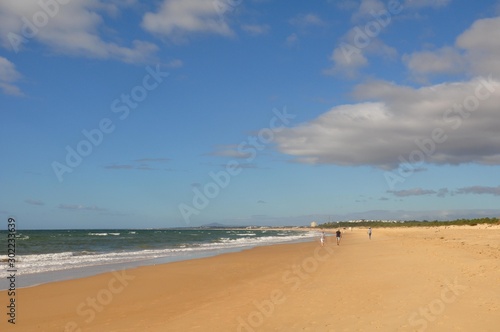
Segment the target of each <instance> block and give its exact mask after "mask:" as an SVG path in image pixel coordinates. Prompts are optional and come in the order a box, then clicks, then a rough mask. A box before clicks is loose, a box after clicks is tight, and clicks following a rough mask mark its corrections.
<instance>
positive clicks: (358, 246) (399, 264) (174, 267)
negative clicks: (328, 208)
mask: <svg viewBox="0 0 500 332" xmlns="http://www.w3.org/2000/svg"><path fill="white" fill-rule="evenodd" d="M1 293H2V294H0V299H3V300H2V301H4V303H5V305H2V307H3V308H4V311H6V305H7V302H6V301H7V298H8V297H7V296H6V294H5V292H1ZM17 304H18V311H17V317H16V325H15V326H12V324H8V323H7V318H6V315H5V314H4V315H3V316H4V318H3V319H2V321H1V322H0V330H1V331H11V330H12V331H14V330H15V331H245V332H249V331H498V330H499V328H500V227H499V226H491V227H486V226H476V227H470V226H464V227H447V228H445V227H439V228H411V229H401V228H398V229H374V232H373V236H372V239H371V240H369V239H368V236H367V234H366V230H365V229H353V231H352V232H349V231H347V232H346V233H345V234H344V237H343V239H342V242H341V245H340V246H337V245H335V243H334V238H333V237H328V238H327V243H326V246H325V247H321V246H320V245H319V241H316V242H307V243H298V244H284V245H274V246H269V247H259V248H254V249H251V250H246V251H243V252H239V253H230V254H224V255H221V256H217V257H211V258H204V259H198V260H191V261H184V262H177V263H170V264H165V265H157V266H148V267H141V268H137V269H132V270H127V271H119V272H114V273H107V274H102V275H98V276H94V277H89V278H83V279H78V280H70V281H64V282H56V283H50V284H45V285H40V286H36V287H30V288H26V289H21V290H19V291H18V294H17Z"/></svg>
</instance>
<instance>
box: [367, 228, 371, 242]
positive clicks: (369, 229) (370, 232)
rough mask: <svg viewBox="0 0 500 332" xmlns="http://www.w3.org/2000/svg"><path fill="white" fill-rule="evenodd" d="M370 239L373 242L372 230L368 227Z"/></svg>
mask: <svg viewBox="0 0 500 332" xmlns="http://www.w3.org/2000/svg"><path fill="white" fill-rule="evenodd" d="M368 238H369V239H370V240H371V239H372V228H371V227H368Z"/></svg>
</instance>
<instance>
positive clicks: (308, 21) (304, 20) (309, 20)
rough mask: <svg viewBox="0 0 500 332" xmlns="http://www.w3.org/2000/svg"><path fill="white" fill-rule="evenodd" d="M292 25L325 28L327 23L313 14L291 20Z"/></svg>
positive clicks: (302, 15) (301, 15)
mask: <svg viewBox="0 0 500 332" xmlns="http://www.w3.org/2000/svg"><path fill="white" fill-rule="evenodd" d="M290 24H292V25H295V26H298V27H301V28H305V27H308V26H325V25H326V22H325V21H323V20H322V19H321V18H320V17H319V16H318V15H316V14H313V13H308V14H300V15H298V16H296V17H294V18H292V19H290Z"/></svg>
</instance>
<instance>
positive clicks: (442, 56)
mask: <svg viewBox="0 0 500 332" xmlns="http://www.w3.org/2000/svg"><path fill="white" fill-rule="evenodd" d="M403 61H404V62H405V64H406V66H407V67H408V69H409V70H410V71H411V72H412V73H414V74H415V75H418V76H420V75H428V74H439V73H459V72H463V71H464V69H465V65H466V63H465V60H464V58H463V56H462V54H460V53H459V52H458V50H457V49H455V48H453V47H443V48H441V49H439V50H436V51H422V52H415V53H412V54H411V55H404V56H403Z"/></svg>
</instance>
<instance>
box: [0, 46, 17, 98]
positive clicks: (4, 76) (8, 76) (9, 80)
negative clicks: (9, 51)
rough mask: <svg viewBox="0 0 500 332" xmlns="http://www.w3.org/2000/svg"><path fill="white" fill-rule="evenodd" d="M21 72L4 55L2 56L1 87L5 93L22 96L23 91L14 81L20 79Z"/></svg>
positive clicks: (0, 61)
mask: <svg viewBox="0 0 500 332" xmlns="http://www.w3.org/2000/svg"><path fill="white" fill-rule="evenodd" d="M20 78H21V74H19V72H18V71H17V70H16V66H15V65H14V64H13V63H12V62H10V61H9V60H7V59H6V58H4V57H1V56H0V89H2V91H3V93H5V94H7V95H13V96H22V95H23V93H22V92H21V90H20V89H19V87H17V86H16V85H15V84H14V83H15V82H17V81H19V79H20Z"/></svg>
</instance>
